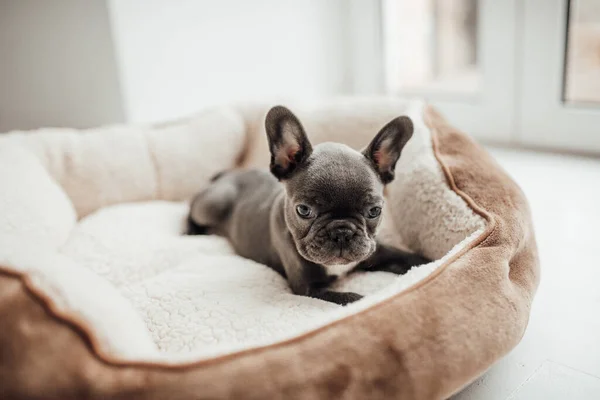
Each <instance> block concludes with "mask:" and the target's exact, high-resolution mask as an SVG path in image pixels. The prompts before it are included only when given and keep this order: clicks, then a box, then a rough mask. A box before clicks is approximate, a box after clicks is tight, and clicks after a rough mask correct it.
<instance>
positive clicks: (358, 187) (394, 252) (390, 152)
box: [188, 106, 429, 305]
mask: <svg viewBox="0 0 600 400" xmlns="http://www.w3.org/2000/svg"><path fill="white" fill-rule="evenodd" d="M265 127H266V131H267V137H268V141H269V149H270V152H271V165H270V169H271V174H269V173H268V172H267V171H261V170H236V171H230V172H225V173H221V174H218V175H217V176H215V177H214V178H213V179H212V181H211V184H210V185H209V186H208V187H207V188H206V189H204V190H203V191H202V192H200V193H199V194H197V195H196V197H195V198H194V199H193V201H192V204H191V209H190V214H189V217H188V234H203V233H212V234H217V235H221V236H225V237H227V238H228V239H229V240H230V242H231V244H232V245H233V247H234V249H235V251H236V252H237V253H238V254H239V255H241V256H243V257H246V258H250V259H252V260H254V261H257V262H259V263H262V264H266V265H268V266H269V267H271V268H273V269H274V270H276V271H277V272H279V273H280V274H281V275H283V276H284V277H286V278H287V280H288V282H289V284H290V286H291V288H292V291H293V292H294V293H295V294H298V295H303V296H310V297H315V298H319V299H322V300H326V301H330V302H333V303H337V304H342V305H345V304H347V303H350V302H353V301H356V300H358V299H360V298H361V297H362V296H361V295H359V294H357V293H352V292H335V291H332V290H330V289H328V286H329V285H330V284H331V283H332V282H333V281H334V280H336V279H337V278H338V277H340V276H342V275H344V274H346V273H348V272H350V271H352V270H356V269H363V270H379V271H382V270H383V271H389V272H394V273H397V274H403V273H405V272H406V271H408V270H409V269H410V268H411V267H413V266H415V265H420V264H424V263H427V262H428V261H429V260H427V259H425V258H424V257H421V256H419V255H417V254H412V253H407V252H404V251H401V250H399V249H395V248H392V247H390V246H387V245H384V244H382V243H379V242H377V240H376V238H375V234H376V232H377V227H378V226H379V224H380V221H381V210H382V207H383V203H384V198H383V188H384V186H385V185H386V184H387V183H389V182H391V181H392V180H393V179H394V168H395V166H396V162H397V161H398V158H399V157H400V153H401V151H402V148H403V147H404V146H405V145H406V143H407V142H408V140H409V139H410V138H411V136H412V134H413V124H412V121H411V120H410V118H408V117H406V116H401V117H398V118H396V119H394V120H392V121H391V122H389V123H388V124H387V125H385V126H384V127H383V128H382V129H381V131H380V132H379V133H378V134H377V135H376V136H375V138H374V139H373V141H372V142H371V143H370V144H369V145H368V146H367V148H366V149H365V150H364V151H363V152H362V153H361V152H358V151H356V150H353V149H351V148H350V147H348V146H346V145H344V144H340V143H323V144H319V145H317V146H315V147H314V149H313V147H312V145H311V143H310V142H309V140H308V137H307V136H306V133H305V131H304V128H303V127H302V125H301V123H300V121H299V120H298V118H296V116H295V115H294V114H293V113H292V112H291V111H289V110H288V109H287V108H285V107H281V106H277V107H273V108H272V109H271V110H270V111H269V112H268V114H267V116H266V121H265Z"/></svg>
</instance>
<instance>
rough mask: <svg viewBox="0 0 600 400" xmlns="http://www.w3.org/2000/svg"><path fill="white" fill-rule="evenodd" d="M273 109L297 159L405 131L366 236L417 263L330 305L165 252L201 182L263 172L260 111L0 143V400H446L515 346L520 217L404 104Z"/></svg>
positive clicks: (524, 310) (523, 305)
mask: <svg viewBox="0 0 600 400" xmlns="http://www.w3.org/2000/svg"><path fill="white" fill-rule="evenodd" d="M289 106H290V108H291V109H292V110H293V111H294V112H295V113H297V115H298V116H299V117H300V119H301V121H303V124H304V125H305V128H306V130H307V133H308V135H309V137H310V138H311V141H312V142H313V143H315V144H316V143H319V142H323V141H338V142H344V143H347V144H349V145H350V146H352V147H355V148H361V147H363V146H364V145H366V144H367V143H368V142H369V140H370V139H371V138H372V137H373V135H375V133H376V132H377V131H378V129H379V128H381V126H383V125H384V124H385V123H386V122H387V121H389V120H391V119H392V118H394V117H396V116H398V115H408V116H410V117H411V118H412V120H413V122H414V125H415V133H414V135H413V138H412V139H411V140H410V141H409V143H408V144H407V146H406V148H405V149H404V151H403V153H402V157H401V159H400V161H399V163H398V166H397V169H396V179H395V180H394V181H393V182H392V183H391V184H390V185H389V186H388V187H387V188H386V192H387V193H386V196H387V198H386V208H385V210H384V224H383V227H382V231H381V237H382V238H384V240H385V241H387V242H389V243H391V244H394V245H396V246H399V247H404V248H408V249H410V250H413V251H417V252H420V253H422V254H424V255H425V256H427V257H428V258H431V259H433V260H434V261H433V262H431V263H430V264H427V265H424V266H420V267H415V268H413V269H412V270H410V271H409V272H408V273H407V274H406V275H403V276H399V277H398V276H395V275H391V274H388V273H384V272H370V273H356V274H351V275H350V276H348V277H347V278H346V279H344V280H342V281H340V282H339V283H338V286H339V287H342V288H344V289H345V290H351V291H354V292H357V293H361V294H364V295H365V298H363V299H362V300H360V301H358V302H356V303H353V304H351V305H348V306H346V307H341V306H338V305H335V304H333V303H327V302H324V301H321V300H317V299H312V298H307V297H301V296H295V295H293V294H292V293H291V291H290V289H289V287H288V285H287V282H286V281H285V280H284V279H283V278H282V277H280V276H279V275H278V274H277V273H275V272H274V271H272V270H270V269H269V268H267V267H266V266H263V265H260V264H257V263H254V262H252V261H250V260H246V259H243V258H240V257H238V256H236V255H235V254H234V252H233V251H232V249H231V247H230V246H229V244H228V243H227V242H226V241H225V240H224V239H222V238H217V237H212V236H193V237H192V236H183V235H182V232H183V230H184V223H185V217H186V213H187V204H186V203H185V201H186V200H188V199H189V198H190V196H192V195H193V194H194V193H195V192H197V191H198V190H200V189H201V188H202V187H203V186H204V185H206V184H207V182H208V181H209V179H210V177H211V176H213V175H214V174H215V173H217V172H220V171H222V170H227V169H231V168H235V167H266V166H267V165H268V157H267V145H266V138H265V134H264V128H263V119H264V115H265V113H266V110H267V109H268V105H260V104H251V105H235V106H230V107H219V108H214V109H210V110H206V111H203V112H201V113H199V114H197V115H194V116H192V117H190V118H187V119H184V120H180V121H174V122H170V123H165V124H161V125H155V126H118V127H108V128H100V129H94V130H86V131H74V130H67V129H42V130H39V131H35V132H12V133H9V134H5V135H2V136H0V187H1V188H2V191H1V192H0V209H1V211H2V212H1V216H2V223H1V224H0V322H1V326H2V329H0V349H2V352H1V354H0V393H2V397H3V398H78V399H82V398H102V399H106V398H127V399H132V398H140V399H164V398H169V399H200V398H202V399H204V398H206V399H217V398H219V399H221V398H223V399H224V398H228V399H240V398H254V399H265V398H299V399H300V398H302V399H304V398H306V399H308V398H311V399H312V398H355V399H365V398H370V399H390V398H407V399H437V398H446V397H448V396H449V395H451V394H452V393H454V392H456V391H458V390H459V389H460V388H462V387H464V386H465V385H466V384H468V383H469V382H471V381H472V380H473V379H475V378H476V377H477V376H479V375H480V374H481V373H483V372H484V371H485V370H486V369H487V368H489V366H490V365H491V364H492V363H493V362H494V361H496V360H497V359H498V358H500V357H501V356H503V355H504V354H505V353H507V352H508V351H509V350H510V349H512V348H513V347H514V346H515V345H516V344H517V343H518V342H519V340H520V338H521V336H522V334H523V332H524V329H525V327H526V325H527V320H528V316H529V310H530V306H531V301H532V298H533V295H534V293H535V290H536V287H537V283H538V274H539V273H538V258H537V253H536V246H535V239H534V236H533V230H532V227H531V219H530V216H529V210H528V206H527V203H526V201H525V199H524V197H523V195H522V193H521V191H520V190H519V188H518V187H517V186H516V184H515V183H513V182H512V181H511V179H510V178H509V177H508V176H507V175H506V174H505V173H504V172H503V171H502V169H501V168H500V167H499V166H498V165H497V164H496V163H495V162H494V161H493V160H492V159H491V158H490V156H489V155H488V154H487V153H486V152H485V150H483V149H482V148H481V147H479V146H478V145H477V144H475V143H474V142H473V141H472V140H471V139H470V138H469V137H468V136H466V135H464V134H462V133H460V132H458V131H456V130H455V129H453V128H452V127H451V126H450V125H448V124H447V123H446V122H445V121H444V120H443V119H442V117H440V116H439V115H438V114H437V113H436V112H435V110H433V109H432V108H431V107H428V106H425V105H423V104H422V103H420V102H405V101H399V100H389V99H368V100H337V101H334V102H332V103H328V104H320V105H318V106H314V105H313V106H310V107H307V106H302V105H298V106H296V107H294V105H293V104H291V105H289Z"/></svg>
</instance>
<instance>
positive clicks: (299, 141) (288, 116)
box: [265, 106, 312, 180]
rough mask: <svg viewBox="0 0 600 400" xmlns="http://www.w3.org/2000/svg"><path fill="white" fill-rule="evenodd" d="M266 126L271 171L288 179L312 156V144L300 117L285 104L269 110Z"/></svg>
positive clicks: (281, 177) (277, 176) (276, 175)
mask: <svg viewBox="0 0 600 400" xmlns="http://www.w3.org/2000/svg"><path fill="white" fill-rule="evenodd" d="M265 128H266V131H267V138H268V140H269V150H270V152H271V172H272V173H273V175H275V177H276V178H277V179H280V180H281V179H287V178H289V177H290V176H291V175H292V173H293V172H294V171H295V170H296V168H298V166H299V165H300V164H302V163H303V162H305V161H306V159H307V158H308V156H310V154H311V153H312V146H311V144H310V142H309V141H308V137H307V136H306V133H305V132H304V128H303V127H302V124H300V121H299V120H298V118H296V116H295V115H294V114H293V113H292V112H291V111H290V110H288V109H287V108H285V107H283V106H275V107H273V108H271V110H269V112H268V113H267V117H266V119H265Z"/></svg>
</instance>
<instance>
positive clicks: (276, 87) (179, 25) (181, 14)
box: [109, 0, 351, 122]
mask: <svg viewBox="0 0 600 400" xmlns="http://www.w3.org/2000/svg"><path fill="white" fill-rule="evenodd" d="M346 5H347V3H346V2H345V0H302V1H298V0H221V1H216V0H177V1H173V0H109V9H110V14H111V17H112V18H111V20H112V27H113V36H114V39H115V46H116V49H117V59H118V63H119V67H120V72H121V81H122V83H123V93H124V99H125V109H126V115H127V119H128V120H130V121H135V122H142V121H143V122H147V121H157V120H162V119H166V118H173V117H178V116H180V115H184V114H187V113H191V112H194V111H197V110H198V109H199V108H201V107H203V106H206V105H210V104H217V103H223V102H229V101H235V100H245V99H261V100H264V99H270V98H281V97H293V98H299V97H319V96H331V95H337V94H343V93H346V92H348V90H349V87H350V86H351V85H350V83H349V78H348V74H349V72H348V66H347V63H348V59H349V58H348V57H349V56H348V54H347V48H348V44H347V43H345V37H346V33H347V32H346V17H347V16H346V15H347V11H346V9H345V6H346Z"/></svg>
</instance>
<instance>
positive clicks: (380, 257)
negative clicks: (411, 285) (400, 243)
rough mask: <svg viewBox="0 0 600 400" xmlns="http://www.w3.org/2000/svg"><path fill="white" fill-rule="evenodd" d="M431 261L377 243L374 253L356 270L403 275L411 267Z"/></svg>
mask: <svg viewBox="0 0 600 400" xmlns="http://www.w3.org/2000/svg"><path fill="white" fill-rule="evenodd" d="M430 261H431V260H429V259H427V258H425V257H423V256H420V255H418V254H415V253H408V252H406V251H402V250H400V249H397V248H395V247H392V246H388V245H385V244H383V243H380V242H377V249H376V250H375V253H373V255H372V256H371V257H369V258H367V259H366V260H365V261H363V262H361V263H360V264H358V266H357V267H356V269H360V270H369V271H385V272H392V273H394V274H398V275H403V274H405V273H406V272H408V270H410V269H411V268H412V267H414V266H417V265H422V264H427V263H428V262H430Z"/></svg>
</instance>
